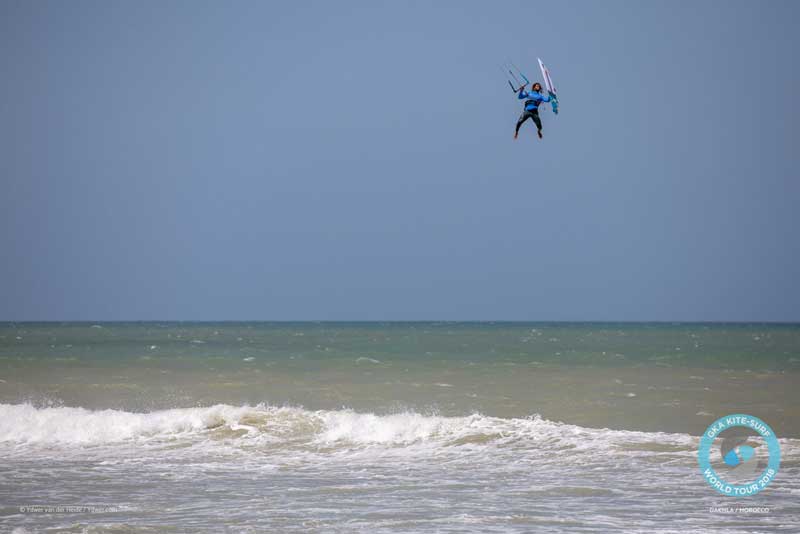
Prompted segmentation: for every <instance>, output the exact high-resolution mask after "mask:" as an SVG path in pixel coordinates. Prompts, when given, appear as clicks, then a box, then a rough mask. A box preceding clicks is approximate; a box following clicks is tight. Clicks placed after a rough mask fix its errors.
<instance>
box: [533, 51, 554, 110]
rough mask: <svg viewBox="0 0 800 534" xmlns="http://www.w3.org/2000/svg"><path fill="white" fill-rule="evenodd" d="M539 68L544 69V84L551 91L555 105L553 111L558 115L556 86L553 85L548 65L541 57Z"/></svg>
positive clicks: (551, 100) (552, 103)
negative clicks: (546, 65)
mask: <svg viewBox="0 0 800 534" xmlns="http://www.w3.org/2000/svg"><path fill="white" fill-rule="evenodd" d="M536 59H539V58H536ZM539 68H540V69H542V78H543V79H544V86H545V88H546V89H547V92H548V93H550V105H551V106H553V113H555V114H556V115H558V96H557V94H556V86H555V85H553V79H552V78H551V77H550V71H549V70H547V67H545V66H544V63H542V60H541V59H539Z"/></svg>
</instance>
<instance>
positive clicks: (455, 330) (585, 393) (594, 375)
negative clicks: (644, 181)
mask: <svg viewBox="0 0 800 534" xmlns="http://www.w3.org/2000/svg"><path fill="white" fill-rule="evenodd" d="M799 378H800V326H798V325H764V324H754V325H744V324H735V325H731V324H587V323H578V324H544V323H542V324H539V323H530V324H527V323H163V324H161V323H109V324H106V323H98V324H91V323H64V324H53V323H46V324H32V323H25V324H11V323H4V324H0V531H3V532H5V531H8V532H15V533H17V534H22V533H38V532H59V533H68V532H69V533H72V532H74V533H83V532H86V533H94V532H114V533H125V532H152V533H156V532H159V533H160V532H174V533H183V532H186V533H205V532H208V533H211V532H213V533H221V532H222V533H227V532H230V533H239V532H241V533H249V532H616V531H626V532H682V533H687V532H800V380H799ZM733 413H745V414H750V415H754V416H757V417H760V418H761V419H762V420H764V421H765V422H767V423H768V424H769V425H770V426H771V427H772V429H773V430H774V431H775V433H776V434H777V436H778V437H779V443H780V447H781V467H780V471H779V472H778V474H777V476H776V477H775V479H774V481H772V483H771V484H770V485H769V486H768V487H767V488H766V489H764V490H763V491H762V492H761V493H759V494H758V495H755V496H751V497H745V498H734V497H726V496H723V495H720V494H719V493H717V492H715V491H714V490H713V489H712V488H710V487H709V486H708V485H707V484H706V482H705V480H704V478H703V476H702V474H701V472H700V470H699V467H698V463H697V450H698V444H699V437H700V435H701V434H702V433H703V432H704V430H705V429H706V427H707V426H708V425H709V424H710V423H712V422H713V421H714V420H715V419H717V418H719V417H722V416H725V415H728V414H733ZM745 439H746V440H747V443H748V444H750V445H752V446H753V447H754V450H755V456H756V460H757V462H762V461H763V460H764V454H765V451H766V447H764V446H761V445H763V443H760V442H759V438H758V437H757V436H752V435H751V436H745V437H743V438H742V440H741V442H742V443H743V442H744V440H745ZM737 443H739V442H737ZM723 449H724V446H723ZM737 450H738V449H737ZM720 451H722V452H720ZM722 454H724V450H722V449H720V450H717V449H715V455H714V456H712V463H713V465H714V466H715V469H717V470H718V472H725V469H726V468H725V464H724V462H723V460H722ZM748 465H750V466H755V465H762V464H757V463H748ZM740 467H744V466H740ZM738 469H739V471H738V472H733V471H732V472H731V473H730V476H731V477H734V478H735V477H736V476H740V477H741V479H742V481H745V480H748V476H750V475H748V473H746V472H742V471H741V468H738ZM756 472H757V471H756ZM736 473H738V474H736Z"/></svg>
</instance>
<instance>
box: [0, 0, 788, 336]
mask: <svg viewBox="0 0 800 534" xmlns="http://www.w3.org/2000/svg"><path fill="white" fill-rule="evenodd" d="M798 15H800V7H798V4H797V3H796V2H789V1H785V2H781V1H774V2H764V3H762V4H758V6H757V7H756V6H754V5H753V4H752V2H747V3H745V2H722V1H720V2H692V3H690V2H646V3H645V2H642V3H638V2H532V1H527V2H492V3H490V2H435V3H434V2H337V3H331V2H283V3H278V2H201V1H191V2H188V1H187V2H178V1H173V2H106V1H98V2H87V1H75V2H56V1H51V2H48V1H41V2H19V1H9V0H6V1H4V2H1V3H0V68H1V69H2V72H3V83H2V84H0V106H1V107H0V109H2V112H1V113H0V114H2V116H3V120H2V121H0V180H2V195H0V249H1V250H2V251H3V261H2V262H0V296H1V297H2V298H0V320H70V319H74V320H102V319H106V320H126V319H183V320H220V319H229V320H234V319H264V320H296V319H311V320H350V319H358V320H392V319H452V320H735V321H798V320H800V284H798V282H797V274H798V273H799V272H800V246H798V243H799V242H800V241H799V240H798V238H797V235H796V232H797V228H798V227H800V216H799V215H798V210H797V203H798V198H800V185H799V184H798V180H797V175H798V173H797V169H798V163H799V161H798V160H799V159H800V158H799V157H798V150H797V149H798V146H800V143H798V133H797V122H798V118H800V113H798V112H799V111H800V107H799V106H798V103H797V102H798V98H797V95H798V89H800V87H799V85H800V84H798V79H799V78H798V76H799V73H798V62H797V61H796V58H795V57H794V56H795V54H796V52H797V50H798V49H800V46H799V45H800V42H798V40H799V39H800V38H799V37H798V34H797V32H796V31H795V30H796V26H797V22H798V20H800V17H798ZM537 56H538V57H542V58H543V60H544V61H545V62H546V63H547V64H548V66H549V67H550V69H551V71H552V75H553V77H554V80H555V82H556V85H557V87H558V90H559V96H560V100H561V109H562V111H561V114H560V115H559V116H558V117H554V116H553V114H552V113H551V112H549V111H543V112H542V120H543V122H544V134H545V137H544V140H542V141H540V140H538V139H536V138H535V132H534V130H533V128H532V126H531V124H530V123H528V124H526V125H525V126H524V127H523V129H522V132H521V135H520V139H519V140H518V141H516V142H515V141H513V140H512V135H513V128H514V123H515V121H516V119H517V117H518V115H519V113H520V110H521V106H520V103H519V102H518V101H517V100H516V99H515V96H514V94H512V93H511V91H510V90H509V88H508V86H507V84H506V81H505V79H504V78H503V75H502V73H501V72H500V69H499V68H498V66H499V65H500V64H501V63H503V62H504V61H506V60H507V59H512V60H513V61H514V62H515V63H517V64H518V65H519V66H520V67H521V68H523V70H525V71H526V73H527V74H528V76H529V77H533V76H536V77H537V78H538V73H537V69H536V58H537Z"/></svg>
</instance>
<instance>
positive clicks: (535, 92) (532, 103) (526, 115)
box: [514, 82, 550, 139]
mask: <svg viewBox="0 0 800 534" xmlns="http://www.w3.org/2000/svg"><path fill="white" fill-rule="evenodd" d="M517 98H518V99H520V100H523V99H525V108H524V109H523V111H522V115H520V116H519V120H518V121H517V129H516V130H515V131H514V139H516V138H517V136H518V135H519V128H520V126H522V123H523V122H525V121H526V120H528V119H533V122H534V124H536V128H537V129H538V131H537V133H538V134H539V139H541V138H542V120H541V119H540V118H539V104H541V103H542V102H550V96H549V95H547V96H544V95H542V86H541V84H540V83H539V82H536V83H534V84H533V86H531V90H530V92H528V91H526V90H525V86H524V85H523V86H522V87H520V88H519V90H518V91H517Z"/></svg>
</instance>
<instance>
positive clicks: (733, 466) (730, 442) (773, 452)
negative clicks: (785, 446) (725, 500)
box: [697, 414, 781, 497]
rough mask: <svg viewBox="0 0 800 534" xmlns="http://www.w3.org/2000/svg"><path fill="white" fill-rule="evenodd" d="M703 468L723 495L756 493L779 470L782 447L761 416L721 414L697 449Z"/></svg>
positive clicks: (701, 468) (704, 434) (698, 460)
mask: <svg viewBox="0 0 800 534" xmlns="http://www.w3.org/2000/svg"><path fill="white" fill-rule="evenodd" d="M697 462H698V463H699V464H700V472H701V473H702V474H703V478H705V479H706V482H708V485H709V486H711V487H712V488H714V489H715V490H717V491H718V492H720V493H721V494H723V495H729V496H731V497H748V496H751V495H755V494H756V493H758V492H760V491H761V490H763V489H764V488H766V487H767V486H768V485H769V483H770V482H772V480H773V479H774V478H775V475H777V474H778V468H779V467H780V464H781V447H780V444H779V443H778V438H777V437H776V436H775V432H773V431H772V429H771V428H770V427H769V425H768V424H766V423H765V422H764V421H762V420H761V419H759V418H758V417H754V416H752V415H746V414H733V415H726V416H725V417H720V418H719V419H717V420H716V421H714V422H713V423H711V425H710V426H709V427H708V428H707V429H706V431H705V432H704V433H703V437H702V438H700V450H698V451H697Z"/></svg>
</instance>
